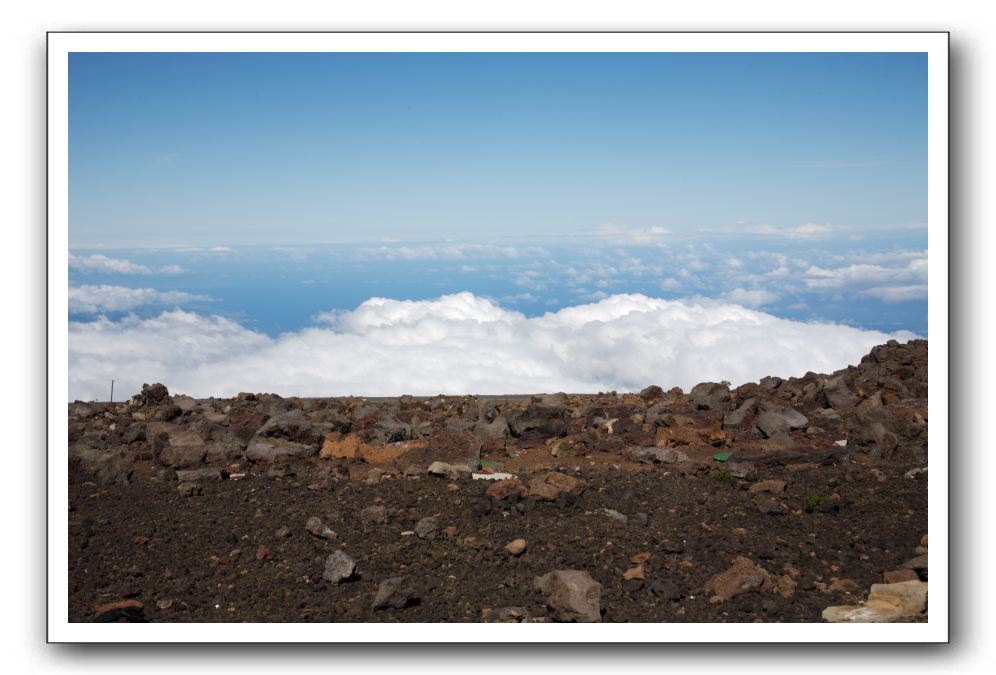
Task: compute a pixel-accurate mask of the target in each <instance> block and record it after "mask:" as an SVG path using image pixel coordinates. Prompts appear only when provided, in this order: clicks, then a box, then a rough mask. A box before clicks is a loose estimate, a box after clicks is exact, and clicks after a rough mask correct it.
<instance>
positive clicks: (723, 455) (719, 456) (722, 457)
mask: <svg viewBox="0 0 996 675" xmlns="http://www.w3.org/2000/svg"><path fill="white" fill-rule="evenodd" d="M732 456H733V453H732V452H717V453H716V454H715V455H713V456H712V458H713V459H714V460H716V461H717V462H725V461H726V460H728V459H729V458H730V457H732Z"/></svg>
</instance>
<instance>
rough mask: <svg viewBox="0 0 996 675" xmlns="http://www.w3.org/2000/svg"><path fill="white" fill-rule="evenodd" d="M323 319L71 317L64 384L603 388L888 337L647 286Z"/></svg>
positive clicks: (856, 354)
mask: <svg viewBox="0 0 996 675" xmlns="http://www.w3.org/2000/svg"><path fill="white" fill-rule="evenodd" d="M324 319H326V320H328V321H329V322H330V323H329V325H324V326H316V327H313V328H307V329H304V330H301V331H298V332H293V333H286V334H284V335H281V336H280V337H278V338H270V337H267V336H265V335H262V334H259V333H256V332H254V331H251V330H249V329H247V328H245V327H243V326H241V325H239V324H237V323H235V322H232V321H230V320H227V319H224V318H220V317H206V316H200V315H198V314H195V313H191V312H184V311H179V310H177V311H172V312H164V313H162V314H160V315H159V316H158V317H155V318H152V319H139V318H137V317H134V316H129V317H127V318H125V319H123V320H121V321H117V322H114V321H109V320H107V319H106V318H101V319H99V320H97V321H94V322H90V323H79V322H72V323H70V329H69V362H70V367H69V379H70V397H71V398H80V399H90V398H94V397H98V396H103V395H105V394H104V392H105V391H106V389H107V382H108V380H110V379H115V380H116V381H117V382H118V383H119V384H118V386H119V387H121V389H120V390H121V391H124V392H137V391H138V390H139V389H140V387H141V385H142V383H143V382H153V381H162V382H164V383H165V384H166V385H167V386H169V387H170V389H171V390H173V391H176V392H182V393H187V394H191V395H194V396H201V397H203V396H232V395H234V394H236V393H238V392H239V391H277V392H279V393H281V394H282V395H285V396H289V395H301V396H308V395H310V396H328V395H345V394H358V395H399V394H404V393H412V394H429V395H431V394H437V393H450V394H458V393H522V392H540V391H558V390H565V391H573V392H595V391H599V390H602V391H605V390H609V389H616V390H620V391H624V390H638V389H640V388H642V387H644V386H646V385H647V384H651V383H656V384H660V385H662V386H665V387H670V386H673V385H679V386H681V387H684V388H685V389H686V390H687V389H688V388H690V387H691V386H692V385H694V384H696V383H697V382H700V381H707V380H713V381H718V380H724V379H725V380H730V381H732V382H735V383H741V382H745V381H752V380H757V379H759V378H760V377H763V376H765V375H780V376H782V377H786V376H791V375H802V374H804V373H805V372H806V371H808V370H813V371H817V372H820V371H822V372H830V371H833V370H836V369H838V368H842V367H844V366H846V365H848V364H854V363H857V362H858V360H859V359H860V358H861V356H862V355H864V354H865V353H867V352H868V350H869V349H870V348H871V347H872V346H874V345H876V344H879V343H882V342H884V341H886V340H888V339H890V338H892V337H896V338H898V339H906V338H908V337H911V335H910V334H908V333H907V334H896V335H887V334H884V333H879V332H873V331H864V330H859V329H856V328H851V327H848V326H841V325H834V324H808V323H800V322H795V321H788V320H784V319H778V318H776V317H774V316H772V315H769V314H765V313H762V312H758V311H754V310H750V309H746V308H744V307H742V306H739V305H735V304H731V303H725V302H721V301H695V302H690V301H686V302H679V301H667V300H661V299H655V298H649V297H647V296H644V295H614V296H610V297H607V298H605V299H604V300H602V301H600V302H597V303H594V304H589V305H581V306H575V307H569V308H565V309H561V310H559V311H556V312H550V313H547V314H545V315H543V316H541V317H535V318H527V317H526V316H524V315H523V314H521V313H519V312H515V311H511V310H507V309H504V308H502V307H500V306H498V305H497V304H495V303H494V302H491V301H489V300H486V299H484V298H480V297H477V296H475V295H472V294H470V293H459V294H455V295H448V296H443V297H440V298H437V299H435V300H427V301H397V300H386V299H383V298H373V299H370V300H367V301H366V302H364V303H363V304H362V305H360V306H359V307H358V308H356V309H355V310H354V311H351V312H344V313H339V314H336V315H328V316H325V317H324Z"/></svg>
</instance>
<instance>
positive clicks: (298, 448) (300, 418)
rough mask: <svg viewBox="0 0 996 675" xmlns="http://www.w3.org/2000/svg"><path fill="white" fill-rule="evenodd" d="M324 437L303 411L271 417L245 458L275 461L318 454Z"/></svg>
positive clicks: (256, 436) (261, 428) (253, 439)
mask: <svg viewBox="0 0 996 675" xmlns="http://www.w3.org/2000/svg"><path fill="white" fill-rule="evenodd" d="M320 443H321V435H320V434H319V433H318V429H317V428H316V427H315V426H314V425H313V424H312V423H311V420H309V419H308V418H307V417H306V416H305V414H304V413H303V412H302V411H300V410H291V411H289V412H285V413H282V414H279V415H277V416H276V417H272V418H270V419H269V420H268V421H267V422H266V424H264V425H263V426H262V427H260V429H259V431H257V432H256V435H255V436H253V438H252V440H251V441H250V442H249V447H247V448H246V458H248V459H250V460H252V461H254V462H259V461H273V460H274V459H277V458H280V457H288V456H290V457H293V456H309V455H316V454H318V450H319V444H320Z"/></svg>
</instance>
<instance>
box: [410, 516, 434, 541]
mask: <svg viewBox="0 0 996 675" xmlns="http://www.w3.org/2000/svg"><path fill="white" fill-rule="evenodd" d="M438 532H439V521H438V520H436V519H435V518H432V517H431V516H430V517H428V518H422V519H421V520H420V521H418V523H416V525H415V535H416V536H417V537H418V538H419V539H435V538H436V534H437V533H438Z"/></svg>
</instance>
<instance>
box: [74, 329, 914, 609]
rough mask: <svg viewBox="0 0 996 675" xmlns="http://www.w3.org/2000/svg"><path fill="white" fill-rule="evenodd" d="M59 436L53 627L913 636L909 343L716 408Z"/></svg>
mask: <svg viewBox="0 0 996 675" xmlns="http://www.w3.org/2000/svg"><path fill="white" fill-rule="evenodd" d="M857 356H858V355H856V357H857ZM278 385H279V383H274V386H275V387H278ZM68 414H69V439H68V441H69V465H68V470H69V473H68V479H69V505H68V506H69V513H68V518H69V560H68V564H69V593H70V597H69V619H70V621H84V622H93V621H97V622H112V621H151V622H181V621H182V622H222V621H224V622H270V621H274V622H275V621H282V622H305V621H308V622H311V621H314V622H378V621H393V622H438V621H447V622H449V621H475V622H481V621H483V622H548V621H583V622H598V621H602V622H608V621H613V622H672V621H681V622H753V621H771V622H778V621H780V622H789V621H792V622H820V621H926V620H927V419H928V413H927V342H926V341H924V340H915V341H911V342H908V343H906V344H900V343H897V342H894V341H893V342H890V343H888V344H886V345H880V346H878V347H875V348H874V349H873V350H872V351H871V353H870V354H868V355H866V356H864V357H863V358H861V359H860V363H859V364H858V365H856V366H851V367H849V368H846V369H844V370H840V371H837V372H836V373H831V374H815V373H807V374H806V375H805V376H804V377H801V378H790V379H785V380H783V379H780V378H778V377H766V378H764V379H762V380H761V381H760V382H757V383H750V384H745V385H742V386H740V387H737V388H735V389H731V388H730V387H729V386H728V385H727V384H726V383H714V382H707V383H702V384H699V385H696V386H695V387H693V388H692V390H691V391H690V392H687V393H686V392H683V391H681V390H680V389H677V388H675V389H670V390H664V389H662V388H661V387H658V386H649V387H647V388H646V389H644V390H643V391H641V392H639V393H636V394H617V393H615V392H608V393H599V394H588V395H570V394H563V393H556V394H544V395H536V396H506V397H484V396H437V397H431V398H416V397H411V396H402V397H400V398H391V399H364V398H356V397H350V398H308V399H301V398H281V397H280V396H278V395H275V394H249V393H243V394H239V395H238V396H236V397H235V398H233V399H202V400H195V399H193V398H190V397H188V396H183V395H179V394H173V395H170V393H169V391H168V390H167V388H166V387H165V386H163V385H162V384H153V385H146V386H144V387H143V388H142V391H141V393H139V394H137V395H136V396H134V397H133V398H132V399H131V400H130V401H128V402H126V403H93V402H91V403H86V402H80V401H77V402H74V403H71V404H69V406H68Z"/></svg>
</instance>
